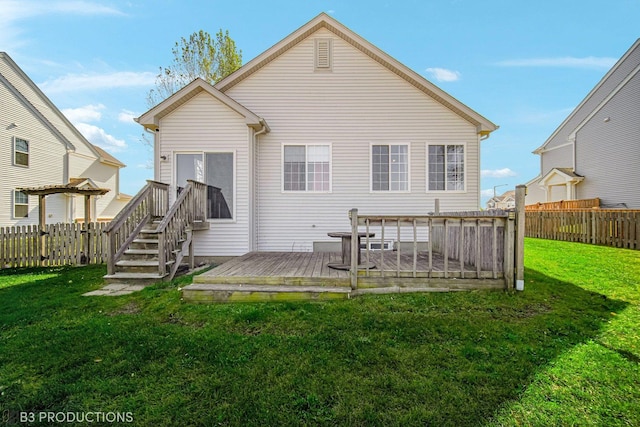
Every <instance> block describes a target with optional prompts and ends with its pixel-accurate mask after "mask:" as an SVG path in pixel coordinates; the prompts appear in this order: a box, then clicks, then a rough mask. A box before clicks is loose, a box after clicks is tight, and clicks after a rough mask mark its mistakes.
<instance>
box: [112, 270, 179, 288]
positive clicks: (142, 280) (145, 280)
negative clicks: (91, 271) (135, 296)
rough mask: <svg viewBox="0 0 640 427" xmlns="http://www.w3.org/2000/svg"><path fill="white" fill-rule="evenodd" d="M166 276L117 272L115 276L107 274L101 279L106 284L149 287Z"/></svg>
mask: <svg viewBox="0 0 640 427" xmlns="http://www.w3.org/2000/svg"><path fill="white" fill-rule="evenodd" d="M166 276H167V275H166V274H163V275H161V274H158V273H157V272H156V273H129V272H117V273H115V274H107V275H106V276H103V279H104V280H105V281H106V282H107V283H112V284H113V283H123V284H128V285H149V284H152V283H156V282H160V281H162V279H164V278H165V277H166Z"/></svg>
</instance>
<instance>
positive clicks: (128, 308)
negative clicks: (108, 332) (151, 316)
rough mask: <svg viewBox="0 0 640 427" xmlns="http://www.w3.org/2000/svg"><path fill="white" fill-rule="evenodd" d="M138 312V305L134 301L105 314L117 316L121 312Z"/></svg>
mask: <svg viewBox="0 0 640 427" xmlns="http://www.w3.org/2000/svg"><path fill="white" fill-rule="evenodd" d="M138 313H140V306H139V305H138V304H136V302H135V301H131V302H128V303H127V304H125V305H123V306H122V307H120V308H118V309H117V310H114V311H112V312H110V313H107V316H119V315H121V314H138Z"/></svg>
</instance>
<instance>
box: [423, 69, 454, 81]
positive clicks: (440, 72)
mask: <svg viewBox="0 0 640 427" xmlns="http://www.w3.org/2000/svg"><path fill="white" fill-rule="evenodd" d="M425 71H426V72H427V73H429V74H430V75H431V78H433V79H436V80H437V81H439V82H455V81H457V80H460V76H461V74H460V72H459V71H454V70H447V69H446V68H427V69H426V70H425Z"/></svg>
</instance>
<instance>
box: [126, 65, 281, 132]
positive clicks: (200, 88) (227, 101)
mask: <svg viewBox="0 0 640 427" xmlns="http://www.w3.org/2000/svg"><path fill="white" fill-rule="evenodd" d="M202 92H206V93H208V94H209V95H211V96H213V97H214V98H216V99H217V100H218V101H220V102H221V103H223V104H224V105H226V106H227V107H229V108H230V109H232V110H233V111H235V112H236V113H238V114H240V115H241V116H243V117H244V118H245V123H246V124H247V126H251V127H253V128H256V129H261V128H263V127H264V128H265V129H267V131H269V127H268V126H267V123H266V122H265V121H264V119H263V118H261V117H258V116H257V115H256V114H254V113H253V112H251V111H250V110H249V109H247V108H245V107H244V106H242V105H240V103H238V102H237V101H235V100H233V99H232V98H230V97H229V96H227V95H225V94H224V93H222V92H220V91H219V90H218V89H216V88H214V87H213V86H211V85H210V84H209V83H207V82H206V81H204V80H203V79H201V78H200V77H198V78H197V79H195V80H194V81H192V82H191V83H189V84H188V85H186V86H185V87H183V88H182V89H180V90H179V91H177V92H176V93H174V94H173V95H171V96H170V97H169V98H167V99H165V100H164V101H162V102H161V103H160V104H158V105H156V106H155V107H153V108H152V109H151V110H149V111H147V112H146V113H144V114H143V115H141V116H140V117H138V118H137V119H135V121H136V122H138V123H140V124H141V125H142V126H144V127H145V128H147V129H151V130H153V131H155V130H157V128H158V125H159V124H160V119H162V118H163V117H165V116H166V115H168V114H170V113H171V112H173V111H174V110H176V109H177V108H178V107H180V106H181V105H183V104H184V103H186V102H187V101H189V100H190V99H192V98H193V97H195V96H196V95H198V94H199V93H202Z"/></svg>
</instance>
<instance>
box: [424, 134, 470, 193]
mask: <svg viewBox="0 0 640 427" xmlns="http://www.w3.org/2000/svg"><path fill="white" fill-rule="evenodd" d="M430 145H444V146H445V147H446V146H447V145H462V147H463V148H462V149H463V150H464V160H463V161H464V188H463V189H462V190H447V189H446V188H447V182H446V178H447V173H446V170H445V184H444V186H445V189H444V190H429V146H430ZM445 152H446V150H445ZM468 165H469V163H468V162H467V143H466V142H427V143H426V146H425V170H426V175H425V184H426V192H427V193H440V194H442V193H447V194H464V193H467V182H468V181H469V173H468V171H469V167H468Z"/></svg>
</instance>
